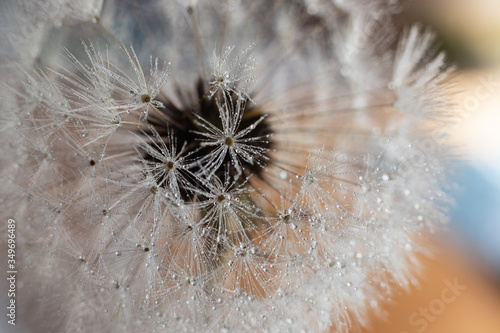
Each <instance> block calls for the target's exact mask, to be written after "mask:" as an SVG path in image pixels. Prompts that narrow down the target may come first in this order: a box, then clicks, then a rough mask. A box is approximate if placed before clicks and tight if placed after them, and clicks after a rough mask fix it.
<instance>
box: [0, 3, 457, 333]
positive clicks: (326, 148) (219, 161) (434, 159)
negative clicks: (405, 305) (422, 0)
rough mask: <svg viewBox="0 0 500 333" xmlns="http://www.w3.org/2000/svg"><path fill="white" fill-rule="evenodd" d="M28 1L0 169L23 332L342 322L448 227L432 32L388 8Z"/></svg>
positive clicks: (9, 75)
mask: <svg viewBox="0 0 500 333" xmlns="http://www.w3.org/2000/svg"><path fill="white" fill-rule="evenodd" d="M22 4H23V5H24V6H25V7H23V6H21V5H16V4H14V3H10V2H9V3H8V4H7V5H3V6H5V11H4V13H9V14H10V16H12V18H14V19H15V20H18V22H22V23H23V24H28V22H29V21H30V19H31V20H32V23H31V24H33V26H36V27H37V28H38V29H36V30H37V33H34V34H29V33H27V32H26V31H30V30H29V29H24V30H23V29H20V28H19V27H18V26H16V24H14V23H12V25H10V26H7V27H2V30H5V31H7V32H9V34H6V35H8V36H11V37H12V36H13V35H15V36H17V37H18V38H17V40H16V39H15V38H10V39H7V40H1V41H0V42H1V43H2V45H8V46H9V49H8V51H9V54H10V55H6V56H5V57H4V58H5V59H4V64H3V67H2V68H5V70H4V76H3V77H2V81H3V83H4V89H3V92H2V95H1V97H2V100H1V101H2V106H1V112H2V116H1V117H2V120H3V123H4V125H3V127H2V132H1V136H2V139H3V140H4V142H8V143H9V145H8V149H6V150H5V154H4V156H3V157H2V160H1V163H2V164H1V165H2V170H3V171H2V172H1V174H0V175H1V177H2V181H3V182H4V183H5V184H7V186H6V188H4V189H2V192H1V193H2V200H3V202H4V204H5V207H6V209H5V212H3V214H6V215H8V216H15V218H16V221H23V223H18V234H19V237H20V242H22V244H24V249H23V251H22V252H21V253H20V256H21V258H22V260H23V264H24V266H25V267H26V268H25V269H24V271H25V274H24V275H23V276H22V280H23V285H24V287H23V290H20V296H19V298H20V304H22V307H23V308H22V310H23V311H25V315H24V317H23V318H24V320H25V325H26V326H27V327H39V328H43V329H45V330H47V331H51V332H66V331H81V332H91V331H97V332H101V331H102V332H137V331H158V332H168V331H173V330H182V331H189V332H191V331H207V332H212V331H225V330H228V331H297V332H299V331H301V330H303V331H328V330H332V331H339V332H342V331H348V330H350V329H352V328H355V327H356V326H357V325H367V324H368V323H367V322H366V320H365V318H366V313H367V311H369V310H370V311H377V308H378V306H377V305H378V303H379V302H380V301H384V300H386V299H387V298H388V297H390V295H391V294H392V292H393V289H394V287H392V286H393V285H399V286H403V287H404V286H408V285H409V283H410V281H412V279H413V274H414V272H415V271H416V270H417V268H418V261H417V260H416V256H417V254H418V253H427V249H426V247H425V242H423V241H422V240H423V239H424V238H425V237H426V235H427V234H429V233H432V232H434V231H435V230H436V229H439V228H440V226H441V225H442V224H443V223H445V222H446V214H445V213H446V212H445V210H444V208H442V203H444V202H446V201H447V199H446V195H445V194H444V192H443V191H442V186H443V179H444V170H445V162H446V160H447V158H448V156H447V154H448V153H447V148H446V146H443V145H442V144H441V142H437V141H439V139H440V138H436V136H435V135H433V136H431V134H432V133H433V130H434V129H436V128H437V129H439V128H440V126H442V124H443V123H446V122H447V121H449V118H450V114H451V112H450V111H449V110H450V109H449V108H448V107H447V104H446V102H447V100H446V89H447V84H446V78H447V77H448V75H449V72H450V71H449V69H448V68H447V66H446V64H445V61H444V56H443V55H442V54H439V53H437V52H436V51H435V50H434V45H433V40H432V35H431V34H430V33H429V32H428V31H426V30H425V29H423V28H422V27H420V26H413V27H409V28H408V29H407V31H406V32H405V33H404V34H403V35H399V34H398V33H397V32H396V30H395V28H394V27H393V26H392V24H391V22H390V20H389V21H387V20H381V18H382V17H384V18H385V17H386V14H387V12H388V10H389V9H388V8H389V4H388V3H386V2H385V1H376V2H375V1H372V2H370V4H368V3H367V2H365V1H353V2H350V3H349V4H347V3H344V2H343V1H279V0H276V1H264V0H262V1H252V2H249V1H248V2H247V1H239V0H228V1H185V2H184V1H166V0H165V1H163V0H148V1H144V2H140V3H139V2H136V1H131V0H130V1H123V2H113V1H103V2H100V1H94V2H91V3H87V5H86V6H85V7H80V8H75V4H72V5H69V4H67V3H66V2H64V1H54V2H50V4H51V5H50V9H51V13H52V16H50V17H53V18H54V20H55V21H54V22H55V23H54V22H52V21H50V20H48V19H46V20H44V19H40V17H39V16H38V15H36V16H35V15H34V13H33V12H32V7H30V6H27V5H28V4H31V5H32V6H35V7H36V6H37V5H35V2H31V1H24V2H22ZM392 5H393V3H391V5H390V6H392ZM38 6H42V5H38ZM38 10H42V11H43V10H46V9H44V8H43V6H42V7H41V8H38ZM55 18H57V20H56V19H55ZM368 27H369V28H368ZM16 34H17V35H16ZM20 39H22V40H23V41H24V42H19V40H20ZM28 41H32V43H28ZM27 44H30V48H29V50H28V47H27V46H26V45H27ZM56 44H57V45H59V46H57V47H56V46H55V45H56ZM28 51H29V52H28ZM12 55H15V56H12ZM429 138H431V139H432V140H430V139H429ZM5 220H6V221H7V219H5ZM49 299H50V300H49ZM21 302H22V303H21ZM27 314H29V316H28V315H27Z"/></svg>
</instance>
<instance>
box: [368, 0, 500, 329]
mask: <svg viewBox="0 0 500 333" xmlns="http://www.w3.org/2000/svg"><path fill="white" fill-rule="evenodd" d="M403 1H404V2H405V6H406V7H405V11H404V12H403V13H401V14H400V17H399V18H398V22H400V23H401V25H402V26H408V24H409V23H410V22H416V21H418V22H423V23H424V24H425V25H430V26H432V27H433V29H434V31H435V32H436V33H437V34H438V38H439V44H440V47H442V49H443V50H445V51H446V52H447V54H448V57H449V58H450V60H451V62H452V63H455V64H456V66H457V67H458V68H457V69H458V75H457V77H456V79H455V81H456V87H455V88H454V89H455V93H454V94H453V103H454V104H455V105H456V107H457V109H459V110H461V111H460V112H461V114H460V118H461V120H459V121H458V122H457V123H456V124H454V125H452V126H451V127H450V128H449V132H450V133H451V140H452V142H453V143H454V144H456V145H457V146H458V147H459V148H458V149H457V152H458V153H459V154H460V161H459V162H458V168H457V170H456V171H455V172H454V173H453V174H451V175H450V183H452V182H456V183H458V184H459V185H460V188H459V189H457V190H453V192H452V196H453V198H454V199H455V200H456V206H454V207H452V214H451V215H452V224H451V225H450V232H447V233H444V234H441V235H436V237H435V238H434V239H432V240H431V241H432V242H433V245H434V248H435V249H436V256H435V257H434V258H433V259H424V267H425V269H424V270H423V272H422V275H421V278H420V280H419V283H420V285H419V286H418V287H413V288H412V289H411V290H410V291H409V293H408V292H404V291H402V292H401V293H399V294H398V295H396V297H395V298H394V299H393V300H391V301H390V303H388V304H385V305H384V313H383V315H382V316H381V315H377V316H374V317H373V322H374V323H375V325H374V326H373V327H371V328H370V329H366V330H364V331H363V332H364V333H369V332H370V333H375V332H376V333H417V332H418V333H500V0H413V1H410V0H403Z"/></svg>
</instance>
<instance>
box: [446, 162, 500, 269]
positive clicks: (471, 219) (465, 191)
mask: <svg viewBox="0 0 500 333" xmlns="http://www.w3.org/2000/svg"><path fill="white" fill-rule="evenodd" d="M453 180H454V181H455V182H457V183H458V184H459V185H460V187H461V188H460V190H459V191H456V192H454V193H451V196H452V197H453V198H454V199H455V201H456V206H455V207H454V208H453V209H452V215H451V218H452V221H453V223H454V226H455V227H456V229H458V232H459V233H460V234H462V236H464V237H465V239H466V240H468V241H470V242H471V243H472V245H473V247H474V249H475V250H476V251H478V252H479V253H480V255H481V256H482V258H483V259H484V260H485V261H486V264H487V266H488V270H491V271H493V273H494V274H500V165H499V166H498V168H496V169H494V168H489V167H486V166H477V165H472V164H464V165H462V166H460V167H459V168H458V170H457V171H456V174H455V176H454V179H453Z"/></svg>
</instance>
